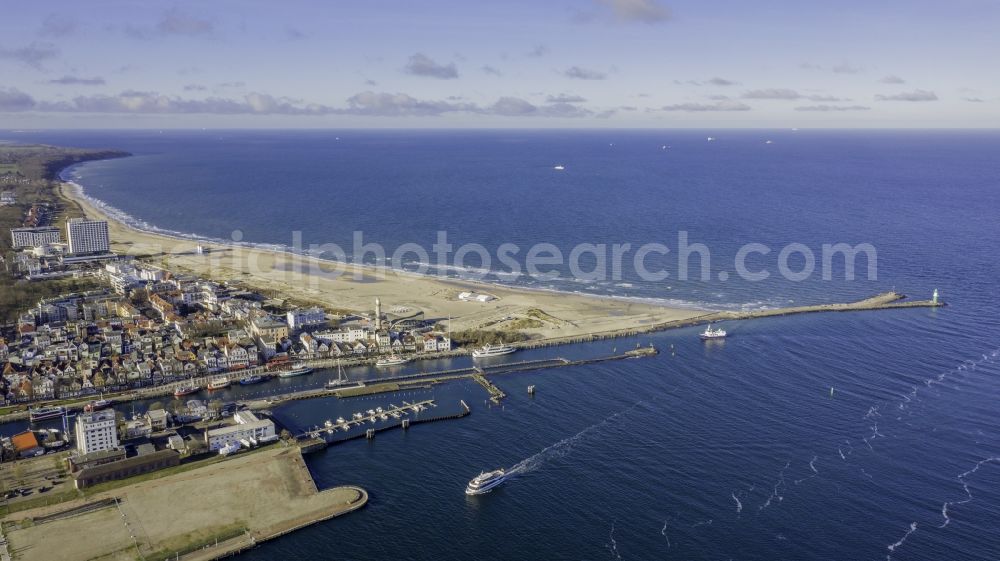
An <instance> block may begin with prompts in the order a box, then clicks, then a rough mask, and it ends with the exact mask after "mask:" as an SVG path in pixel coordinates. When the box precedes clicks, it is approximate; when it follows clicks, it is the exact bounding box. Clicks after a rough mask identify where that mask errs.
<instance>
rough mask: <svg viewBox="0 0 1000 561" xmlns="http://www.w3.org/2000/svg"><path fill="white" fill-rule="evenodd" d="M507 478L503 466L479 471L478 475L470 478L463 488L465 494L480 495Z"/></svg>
mask: <svg viewBox="0 0 1000 561" xmlns="http://www.w3.org/2000/svg"><path fill="white" fill-rule="evenodd" d="M506 479H507V473H506V472H505V471H504V470H503V468H500V469H497V470H493V471H489V472H484V473H480V474H479V475H477V476H475V477H473V478H472V481H470V482H469V485H468V486H467V487H466V488H465V494H466V495H482V494H484V493H489V492H490V491H492V490H493V488H494V487H496V486H497V485H500V484H501V483H503V482H504V481H505V480H506Z"/></svg>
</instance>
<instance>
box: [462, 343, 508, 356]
mask: <svg viewBox="0 0 1000 561" xmlns="http://www.w3.org/2000/svg"><path fill="white" fill-rule="evenodd" d="M516 350H517V349H515V348H514V347H511V346H510V345H506V344H504V343H503V342H501V343H500V344H499V345H483V346H482V347H479V348H478V349H476V350H474V351H472V358H484V357H488V356H501V355H509V354H510V353H512V352H514V351H516Z"/></svg>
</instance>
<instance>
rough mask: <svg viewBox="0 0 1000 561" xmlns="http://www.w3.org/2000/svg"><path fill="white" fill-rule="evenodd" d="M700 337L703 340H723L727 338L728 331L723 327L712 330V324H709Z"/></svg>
mask: <svg viewBox="0 0 1000 561" xmlns="http://www.w3.org/2000/svg"><path fill="white" fill-rule="evenodd" d="M700 337H701V338H702V339H703V340H707V339H723V338H725V337H726V330H724V329H722V328H721V327H720V328H719V329H712V324H708V327H706V328H705V331H702V332H701V335H700Z"/></svg>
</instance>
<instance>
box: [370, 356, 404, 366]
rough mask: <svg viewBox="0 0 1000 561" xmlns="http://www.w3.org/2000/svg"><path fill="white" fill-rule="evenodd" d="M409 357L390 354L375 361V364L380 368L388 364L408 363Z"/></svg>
mask: <svg viewBox="0 0 1000 561" xmlns="http://www.w3.org/2000/svg"><path fill="white" fill-rule="evenodd" d="M407 362H408V361H407V359H405V358H403V357H401V356H399V355H389V356H387V357H385V358H380V359H378V360H377V361H376V362H375V366H377V367H379V368H384V367H387V366H399V365H400V364H406V363H407Z"/></svg>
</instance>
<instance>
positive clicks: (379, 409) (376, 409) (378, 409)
mask: <svg viewBox="0 0 1000 561" xmlns="http://www.w3.org/2000/svg"><path fill="white" fill-rule="evenodd" d="M383 411H385V409H382V408H381V407H376V408H375V412H376V413H381V412H383Z"/></svg>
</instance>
